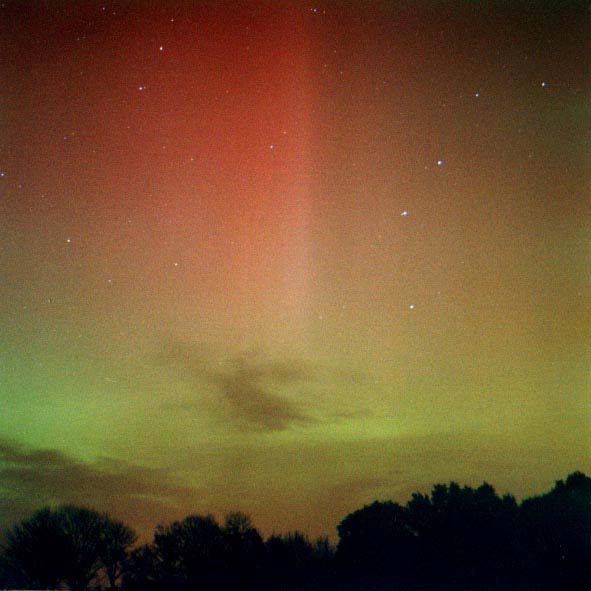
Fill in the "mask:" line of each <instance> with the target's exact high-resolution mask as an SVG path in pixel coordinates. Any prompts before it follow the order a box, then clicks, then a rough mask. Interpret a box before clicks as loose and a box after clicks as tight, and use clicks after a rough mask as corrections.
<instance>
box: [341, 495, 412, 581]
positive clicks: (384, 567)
mask: <svg viewBox="0 0 591 591" xmlns="http://www.w3.org/2000/svg"><path fill="white" fill-rule="evenodd" d="M337 531H338V534H339V537H340V540H339V544H338V546H337V553H336V558H337V561H338V564H339V565H340V568H341V570H343V571H344V572H346V573H347V574H348V575H349V576H354V577H359V578H361V579H365V578H366V577H367V576H371V577H375V578H376V579H380V580H382V579H383V580H389V579H399V578H404V577H405V576H406V574H407V569H408V564H409V561H410V558H411V557H412V556H413V554H414V553H415V551H416V548H415V546H416V540H415V535H414V533H413V531H412V529H411V527H410V523H409V519H408V511H407V510H406V509H405V508H404V507H401V506H400V505H399V504H398V503H393V502H391V501H386V502H378V501H375V502H374V503H372V504H371V505H366V506H365V507H363V508H362V509H359V510H357V511H354V512H353V513H351V514H350V515H347V517H345V519H343V521H341V523H340V524H339V525H338V526H337Z"/></svg>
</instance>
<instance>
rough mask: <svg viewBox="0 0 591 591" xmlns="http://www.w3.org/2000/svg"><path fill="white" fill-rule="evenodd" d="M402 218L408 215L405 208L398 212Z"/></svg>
mask: <svg viewBox="0 0 591 591" xmlns="http://www.w3.org/2000/svg"><path fill="white" fill-rule="evenodd" d="M400 215H401V216H402V217H403V218H405V217H407V216H408V211H406V209H405V210H404V211H403V212H402V213H401V214H400Z"/></svg>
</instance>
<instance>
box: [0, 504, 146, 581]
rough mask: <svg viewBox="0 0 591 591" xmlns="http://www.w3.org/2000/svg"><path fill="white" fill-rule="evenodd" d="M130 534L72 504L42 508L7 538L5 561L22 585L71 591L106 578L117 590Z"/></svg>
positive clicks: (121, 525) (105, 516)
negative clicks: (116, 585) (116, 586)
mask: <svg viewBox="0 0 591 591" xmlns="http://www.w3.org/2000/svg"><path fill="white" fill-rule="evenodd" d="M134 540H135V535H134V534H133V532H132V530H131V529H129V528H128V527H127V526H125V525H124V524H123V523H120V522H118V521H115V520H113V519H111V518H110V517H109V516H108V515H106V514H101V513H97V512H96V511H92V510H90V509H86V508H83V507H74V506H70V505H66V506H60V507H57V508H56V509H49V508H44V509H41V510H39V511H37V512H35V513H34V514H33V515H32V516H31V517H30V518H29V519H27V520H25V521H23V522H22V523H20V524H19V525H15V526H14V527H12V528H11V529H10V530H9V531H8V532H7V533H6V544H5V545H4V547H3V548H2V554H3V560H4V562H5V565H6V569H7V570H8V572H9V573H10V576H11V577H12V578H13V580H15V581H16V582H18V583H19V585H21V586H27V587H29V588H45V589H46V588H50V587H53V588H56V587H59V586H61V585H67V586H68V588H69V589H70V590H71V591H81V590H83V589H86V588H87V587H88V586H89V585H90V583H91V582H93V581H94V582H98V581H99V579H100V577H101V576H105V577H107V579H108V582H109V584H110V585H111V586H115V584H116V582H117V580H118V578H119V576H120V572H121V567H122V565H123V561H124V559H125V557H126V553H127V550H128V549H129V547H130V546H131V544H132V543H133V542H134Z"/></svg>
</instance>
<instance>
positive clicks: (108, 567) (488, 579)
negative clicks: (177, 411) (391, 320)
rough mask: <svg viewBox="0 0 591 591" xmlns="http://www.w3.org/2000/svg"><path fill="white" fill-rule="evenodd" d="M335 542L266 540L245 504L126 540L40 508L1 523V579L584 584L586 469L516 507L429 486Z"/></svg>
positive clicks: (133, 588)
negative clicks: (148, 538)
mask: <svg viewBox="0 0 591 591" xmlns="http://www.w3.org/2000/svg"><path fill="white" fill-rule="evenodd" d="M337 532H338V536H339V541H338V544H337V546H336V548H333V547H332V546H331V545H330V544H329V542H328V540H327V539H325V538H319V539H317V540H316V541H313V542H311V541H310V540H309V539H308V538H307V537H306V536H305V535H304V534H302V533H299V532H292V533H288V534H286V535H275V534H274V535H272V536H270V537H268V538H267V539H266V540H264V539H263V538H262V536H261V535H260V533H259V532H258V531H257V529H256V528H255V527H254V525H253V524H252V522H251V520H250V518H249V517H248V516H247V515H245V514H243V513H239V512H236V513H230V514H228V515H227V516H226V517H225V520H224V522H223V523H222V524H220V523H218V522H217V521H216V519H215V518H214V517H212V516H211V515H190V516H188V517H186V518H185V519H183V520H182V521H176V522H174V523H171V524H168V525H161V526H158V527H157V528H156V531H155V533H154V538H153V540H152V542H151V543H150V544H146V545H143V546H139V547H137V546H135V547H134V543H135V539H136V538H135V535H134V533H133V532H132V530H131V529H130V528H128V527H127V526H125V525H124V524H123V523H121V522H119V521H117V520H114V519H112V518H111V517H109V516H108V515H105V514H100V513H97V512H95V511H92V510H90V509H84V508H80V507H72V506H62V507H58V508H57V509H53V510H52V509H42V510H40V511H37V512H36V513H34V514H33V515H32V516H31V517H30V518H29V519H27V520H25V521H23V522H22V523H20V524H18V525H15V526H13V527H12V528H10V529H9V530H8V531H6V532H4V537H3V539H4V541H3V545H2V552H1V555H0V556H1V558H0V583H1V586H2V588H18V587H21V588H29V589H34V588H38V589H51V588H58V587H61V588H64V587H67V588H69V589H71V590H72V591H82V590H84V589H87V588H89V587H93V588H114V587H116V588H119V589H121V590H122V591H193V590H198V589H205V590H208V589H252V590H254V589H257V590H260V589H267V590H274V589H278V590H279V589H284V590H288V589H289V590H291V589H310V590H311V589H318V590H324V589H327V590H328V589H359V590H361V589H363V590H365V589H384V590H385V589H389V590H390V589H401V590H405V589H411V588H413V589H414V588H422V589H438V588H439V587H445V588H448V589H449V588H453V589H464V588H465V589H468V588H470V589H492V588H494V589H591V478H588V477H587V476H585V475H584V474H582V473H580V472H575V473H573V474H571V475H569V476H568V478H567V479H566V481H562V480H560V481H558V482H556V484H555V486H554V487H553V488H552V490H551V491H549V492H548V493H546V494H543V495H540V496H537V497H533V498H530V499H526V500H524V501H523V502H522V503H521V504H519V503H517V502H516V500H515V498H514V497H512V496H510V495H505V496H503V497H500V496H499V495H497V493H496V492H495V490H494V488H493V487H492V486H490V485H489V484H486V483H484V484H482V485H481V486H479V487H478V488H475V489H474V488H470V487H468V486H463V487H461V486H459V485H458V484H456V483H453V482H452V483H450V484H449V485H444V484H437V485H435V486H434V487H433V489H432V491H431V494H429V495H426V494H421V493H414V494H413V495H412V498H411V499H410V500H409V501H408V503H406V505H404V506H403V505H400V504H398V503H394V502H391V501H386V502H378V501H376V502H374V503H372V504H370V505H366V506H365V507H363V508H361V509H358V510H357V511H354V512H353V513H351V514H349V515H347V516H346V517H345V518H344V519H343V520H342V521H341V523H340V524H339V525H338V527H337Z"/></svg>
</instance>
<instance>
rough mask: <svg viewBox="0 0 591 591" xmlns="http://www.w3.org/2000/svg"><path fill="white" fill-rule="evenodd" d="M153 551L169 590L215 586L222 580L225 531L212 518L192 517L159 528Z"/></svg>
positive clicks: (161, 576) (206, 516)
mask: <svg viewBox="0 0 591 591" xmlns="http://www.w3.org/2000/svg"><path fill="white" fill-rule="evenodd" d="M153 547H154V552H155V554H156V557H157V560H158V564H159V569H160V580H161V582H162V584H163V585H164V586H165V588H167V589H186V588H188V587H193V586H197V585H207V584H211V585H213V584H214V583H216V581H217V582H218V583H219V580H220V578H222V577H223V572H224V571H223V551H224V541H223V536H222V529H221V528H220V526H219V525H218V523H217V521H216V520H215V518H214V517H213V516H212V515H205V516H203V515H189V516H188V517H185V519H183V520H182V521H175V522H174V523H172V524H170V525H167V526H162V525H159V526H158V527H157V528H156V532H155V534H154V544H153Z"/></svg>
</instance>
